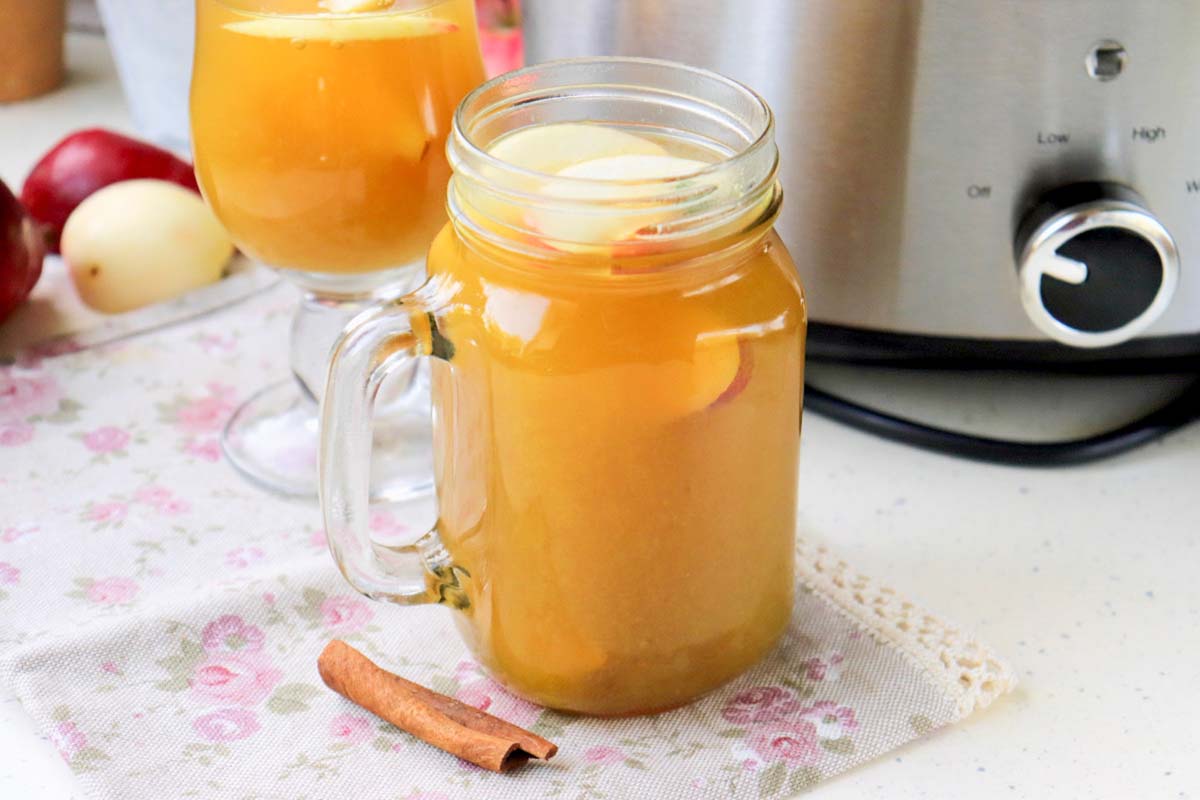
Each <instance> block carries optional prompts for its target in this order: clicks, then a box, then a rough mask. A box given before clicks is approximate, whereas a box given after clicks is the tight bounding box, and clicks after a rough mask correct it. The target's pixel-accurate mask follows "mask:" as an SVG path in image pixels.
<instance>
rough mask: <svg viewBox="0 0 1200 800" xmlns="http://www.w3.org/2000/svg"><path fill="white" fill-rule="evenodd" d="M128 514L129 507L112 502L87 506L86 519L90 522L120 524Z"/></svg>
mask: <svg viewBox="0 0 1200 800" xmlns="http://www.w3.org/2000/svg"><path fill="white" fill-rule="evenodd" d="M128 512H129V506H127V505H126V504H125V503H122V502H119V501H116V500H114V501H113V502H111V503H92V504H91V505H89V506H88V510H87V514H86V516H87V518H88V519H89V520H91V521H92V522H120V521H121V520H123V519H125V515H126V514H127V513H128Z"/></svg>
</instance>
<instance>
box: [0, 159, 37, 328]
mask: <svg viewBox="0 0 1200 800" xmlns="http://www.w3.org/2000/svg"><path fill="white" fill-rule="evenodd" d="M45 255H46V244H45V236H44V234H43V233H42V231H41V230H40V228H39V226H38V224H37V223H36V222H34V220H33V218H32V217H30V216H29V213H28V212H27V211H26V210H25V207H24V206H22V205H21V203H20V201H18V200H17V198H16V197H14V196H13V193H12V192H11V191H9V188H8V186H7V185H5V183H4V181H0V322H3V321H4V318H5V317H7V316H8V315H9V314H11V313H12V311H13V309H15V308H16V307H17V306H19V305H21V303H23V302H25V298H26V297H28V296H29V293H30V292H32V291H33V286H34V284H36V283H37V282H38V278H39V277H41V274H42V259H43V258H44V257H45Z"/></svg>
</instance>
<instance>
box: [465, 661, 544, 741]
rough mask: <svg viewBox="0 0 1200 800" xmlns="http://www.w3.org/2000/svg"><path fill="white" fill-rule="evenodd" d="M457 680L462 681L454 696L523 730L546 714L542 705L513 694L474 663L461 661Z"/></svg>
mask: <svg viewBox="0 0 1200 800" xmlns="http://www.w3.org/2000/svg"><path fill="white" fill-rule="evenodd" d="M455 677H457V678H458V682H459V686H458V691H457V692H455V694H454V696H455V697H456V698H457V699H458V700H460V701H461V702H463V703H466V704H467V705H469V706H474V707H475V708H478V709H479V710H480V711H486V712H487V713H489V714H491V715H493V716H497V717H500V718H501V719H504V720H508V721H509V722H511V723H512V724H514V725H520V726H521V727H523V728H525V727H529V726H530V725H532V724H533V723H535V722H536V721H537V718H538V716H539V715H540V714H541V713H542V707H541V706H538V705H535V704H533V703H531V702H529V701H528V700H526V699H524V698H523V697H517V696H516V695H515V694H512V693H510V692H509V691H508V690H507V689H505V688H504V687H503V686H501V685H500V684H498V683H496V682H495V681H494V680H492V679H491V678H489V677H487V676H486V675H484V674H483V673H482V672H481V671H480V670H479V667H478V665H476V664H474V663H473V662H470V661H462V662H459V665H458V667H457V668H456V669H455Z"/></svg>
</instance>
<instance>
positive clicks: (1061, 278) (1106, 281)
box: [1016, 183, 1179, 347]
mask: <svg viewBox="0 0 1200 800" xmlns="http://www.w3.org/2000/svg"><path fill="white" fill-rule="evenodd" d="M1016 259H1017V274H1018V276H1019V278H1020V288H1021V303H1022V305H1023V306H1024V308H1025V313H1026V314H1028V315H1029V318H1030V319H1031V320H1032V321H1033V324H1034V325H1036V326H1037V327H1038V329H1039V330H1041V331H1042V332H1043V333H1045V334H1046V335H1048V336H1050V337H1051V338H1052V339H1056V340H1057V341H1060V342H1062V343H1063V344H1068V345H1071V346H1072V347H1109V346H1111V345H1115V344H1120V343H1121V342H1124V341H1126V340H1128V339H1132V338H1133V337H1134V336H1137V335H1138V334H1139V333H1141V332H1142V331H1144V330H1145V329H1146V328H1148V327H1149V326H1150V325H1151V324H1153V323H1154V321H1155V320H1156V319H1158V318H1159V317H1160V316H1161V315H1162V313H1163V311H1165V310H1166V308H1167V306H1168V305H1169V304H1170V302H1171V297H1172V296H1173V295H1174V293H1175V286H1176V284H1177V283H1178V282H1179V251H1178V250H1177V249H1176V247H1175V240H1174V239H1172V238H1171V234H1170V233H1169V232H1168V231H1167V229H1166V228H1165V227H1163V224H1162V223H1161V222H1159V221H1158V219H1157V218H1156V217H1155V216H1154V215H1153V214H1151V213H1150V211H1149V209H1147V208H1146V206H1145V204H1144V203H1143V202H1142V199H1141V197H1140V196H1138V195H1137V193H1136V192H1134V191H1133V190H1132V189H1129V188H1127V187H1125V186H1120V185H1117V184H1111V183H1081V184H1074V185H1072V186H1065V187H1063V188H1061V189H1055V190H1054V191H1052V192H1049V193H1047V194H1046V195H1044V196H1043V197H1042V199H1041V201H1040V202H1039V203H1038V204H1037V206H1036V207H1035V208H1034V209H1033V210H1032V211H1030V212H1029V214H1027V215H1026V217H1025V220H1024V221H1023V222H1022V224H1021V226H1020V229H1019V231H1018V233H1017V239H1016Z"/></svg>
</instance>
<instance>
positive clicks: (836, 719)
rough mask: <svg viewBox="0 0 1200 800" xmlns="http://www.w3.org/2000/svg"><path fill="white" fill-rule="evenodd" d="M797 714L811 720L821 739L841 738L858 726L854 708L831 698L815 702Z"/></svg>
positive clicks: (800, 717)
mask: <svg viewBox="0 0 1200 800" xmlns="http://www.w3.org/2000/svg"><path fill="white" fill-rule="evenodd" d="M797 716H798V718H799V719H803V720H808V721H809V722H811V723H812V724H813V726H814V727H815V729H816V732H817V737H818V738H820V739H841V738H842V737H843V736H845V735H847V734H848V733H850V731H852V730H854V729H855V728H857V727H858V720H856V719H855V718H854V709H853V708H850V707H849V706H839V705H838V704H837V703H834V702H833V701H831V700H824V701H822V702H820V703H815V704H814V705H813V706H812V707H811V708H806V709H804V710H803V711H801V712H800V713H799V714H798V715H797Z"/></svg>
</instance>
